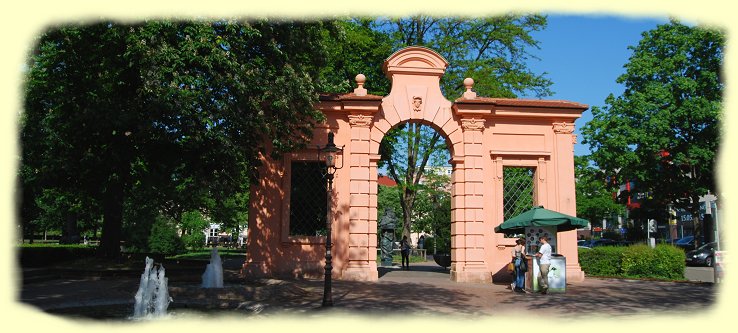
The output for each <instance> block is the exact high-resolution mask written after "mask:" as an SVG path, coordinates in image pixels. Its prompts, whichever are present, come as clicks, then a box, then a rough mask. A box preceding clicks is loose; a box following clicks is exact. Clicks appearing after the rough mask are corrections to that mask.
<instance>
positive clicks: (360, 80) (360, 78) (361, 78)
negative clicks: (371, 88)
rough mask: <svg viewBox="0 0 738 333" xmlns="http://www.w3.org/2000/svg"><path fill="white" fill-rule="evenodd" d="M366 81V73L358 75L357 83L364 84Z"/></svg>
mask: <svg viewBox="0 0 738 333" xmlns="http://www.w3.org/2000/svg"><path fill="white" fill-rule="evenodd" d="M364 82H366V76H364V74H358V75H356V83H358V84H364Z"/></svg>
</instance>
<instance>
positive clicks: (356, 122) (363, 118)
mask: <svg viewBox="0 0 738 333" xmlns="http://www.w3.org/2000/svg"><path fill="white" fill-rule="evenodd" d="M372 118H373V117H372V116H370V115H365V114H350V115H348V119H349V124H350V125H351V127H369V125H371V124H372Z"/></svg>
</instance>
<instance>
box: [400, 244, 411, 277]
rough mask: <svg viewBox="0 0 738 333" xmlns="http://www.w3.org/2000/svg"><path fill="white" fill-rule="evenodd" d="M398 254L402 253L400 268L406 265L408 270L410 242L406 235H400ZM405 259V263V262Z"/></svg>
mask: <svg viewBox="0 0 738 333" xmlns="http://www.w3.org/2000/svg"><path fill="white" fill-rule="evenodd" d="M400 254H401V255H402V269H406V268H405V267H407V270H410V242H409V241H408V240H407V236H402V240H401V241H400ZM406 261H407V264H405V262H406ZM405 265H407V266H405Z"/></svg>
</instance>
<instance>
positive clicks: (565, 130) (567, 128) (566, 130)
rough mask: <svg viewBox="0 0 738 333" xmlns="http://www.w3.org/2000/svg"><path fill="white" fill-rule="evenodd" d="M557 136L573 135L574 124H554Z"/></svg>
mask: <svg viewBox="0 0 738 333" xmlns="http://www.w3.org/2000/svg"><path fill="white" fill-rule="evenodd" d="M553 130H554V133H556V134H571V133H573V132H574V123H553Z"/></svg>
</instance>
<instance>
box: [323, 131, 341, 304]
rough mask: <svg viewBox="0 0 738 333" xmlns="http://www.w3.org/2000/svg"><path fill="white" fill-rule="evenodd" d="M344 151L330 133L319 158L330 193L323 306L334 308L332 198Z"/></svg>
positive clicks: (327, 213) (328, 199) (328, 195)
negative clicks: (332, 292) (323, 165)
mask: <svg viewBox="0 0 738 333" xmlns="http://www.w3.org/2000/svg"><path fill="white" fill-rule="evenodd" d="M342 151H343V147H341V148H338V147H337V146H336V144H335V143H334V142H333V132H328V143H326V144H325V147H323V148H320V147H318V158H319V159H320V160H324V161H325V167H326V172H325V175H324V176H325V178H326V180H327V181H328V193H327V200H326V201H327V203H326V221H325V225H326V236H325V237H326V238H325V278H324V280H323V304H322V306H324V307H327V306H333V296H332V295H331V274H332V271H333V266H331V259H332V258H333V256H332V255H331V247H332V245H331V224H332V223H331V222H332V214H331V213H332V209H331V208H332V207H331V203H332V198H333V176H334V175H335V174H336V170H338V169H340V168H342V167H343V162H341V166H340V167H337V166H336V157H337V155H338V153H339V152H342Z"/></svg>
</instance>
